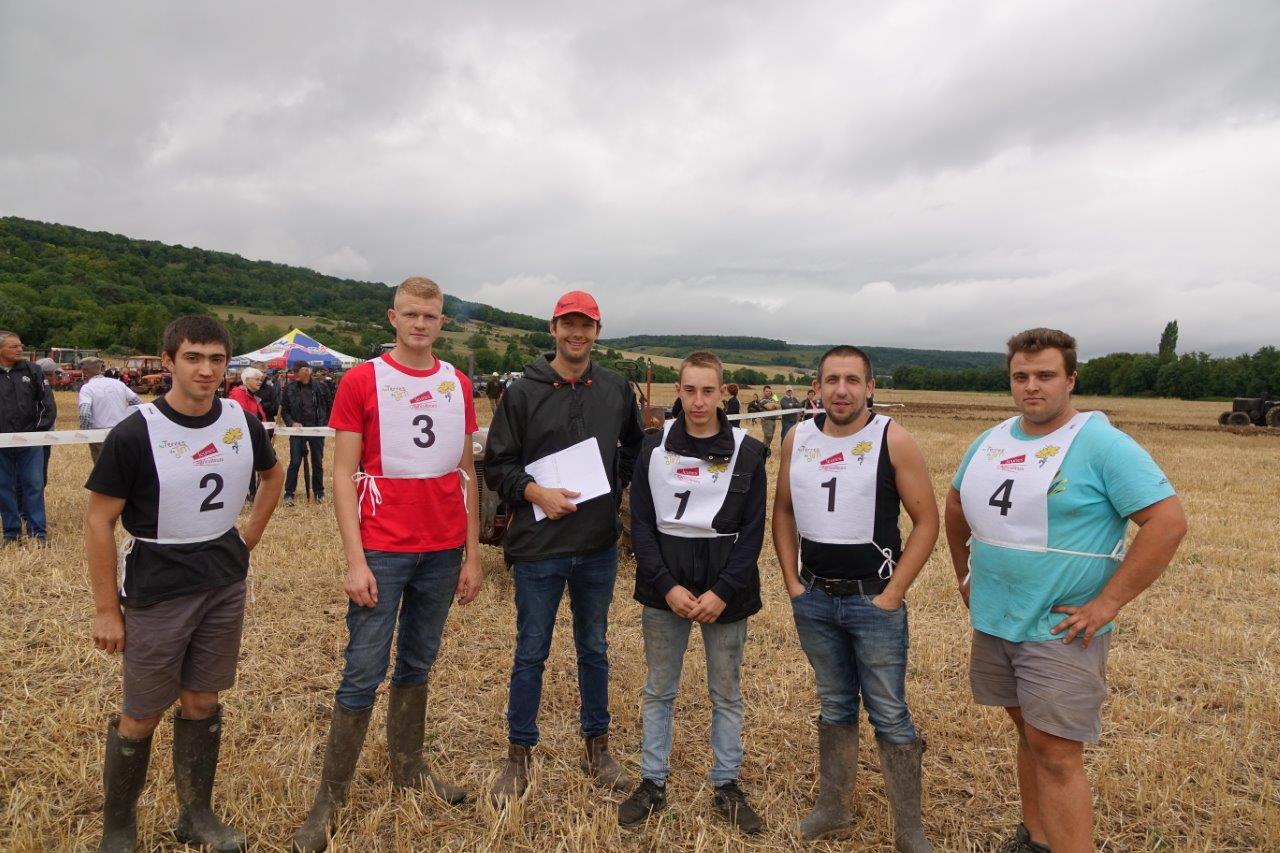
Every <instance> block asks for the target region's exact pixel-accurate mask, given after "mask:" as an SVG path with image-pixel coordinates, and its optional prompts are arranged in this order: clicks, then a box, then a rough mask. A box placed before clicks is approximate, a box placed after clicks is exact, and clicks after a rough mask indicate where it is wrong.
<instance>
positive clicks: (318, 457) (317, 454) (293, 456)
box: [280, 364, 330, 506]
mask: <svg viewBox="0 0 1280 853" xmlns="http://www.w3.org/2000/svg"><path fill="white" fill-rule="evenodd" d="M293 375H294V380H293V381H292V382H290V383H289V384H288V385H285V386H284V391H283V393H281V395H280V414H281V416H282V417H283V418H284V425H285V426H307V427H317V426H318V427H323V426H328V425H329V402H330V398H329V394H328V392H327V391H326V390H325V389H324V388H322V387H321V386H320V383H318V382H313V381H312V379H311V368H310V367H308V366H307V365H305V364H299V365H298V366H297V367H296V368H294V371H293ZM308 454H310V455H311V494H312V495H313V496H314V497H315V500H316V502H317V503H319V502H320V501H323V500H324V436H322V435H291V436H289V470H288V472H287V473H286V474H285V478H284V502H285V505H286V506H293V493H294V492H295V491H296V490H297V487H298V469H299V468H301V467H302V460H303V459H304V458H305V457H306V456H307V455H308Z"/></svg>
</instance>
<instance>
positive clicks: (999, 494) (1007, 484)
mask: <svg viewBox="0 0 1280 853" xmlns="http://www.w3.org/2000/svg"><path fill="white" fill-rule="evenodd" d="M987 503H988V504H989V505H991V506H993V507H995V508H996V509H998V510H1000V514H1001V515H1005V516H1007V515H1008V514H1009V509H1010V507H1012V506H1013V480H1005V481H1004V482H1003V483H1001V484H1000V485H999V487H997V488H996V490H995V491H994V492H992V494H991V500H989V501H987Z"/></svg>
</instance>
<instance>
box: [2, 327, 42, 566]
mask: <svg viewBox="0 0 1280 853" xmlns="http://www.w3.org/2000/svg"><path fill="white" fill-rule="evenodd" d="M51 397H52V394H51V393H50V392H49V391H48V390H46V386H45V381H44V372H43V371H42V370H41V369H40V368H38V367H36V366H35V365H34V364H32V363H31V362H30V361H27V360H26V359H25V358H23V357H22V339H21V338H19V337H18V336H17V335H16V334H14V333H13V332H10V331H6V330H0V432H36V431H43V430H47V429H49V428H50V427H51V426H52V425H53V408H52V400H51V399H50V398H51ZM0 518H2V519H3V521H4V541H5V542H16V541H17V540H18V537H19V536H21V535H22V527H23V522H24V520H25V522H26V530H27V535H28V536H30V537H31V538H33V539H35V540H36V542H38V543H40V544H43V543H44V541H45V538H46V535H47V534H46V530H45V516H44V453H43V452H42V451H41V450H40V448H39V447H5V448H0Z"/></svg>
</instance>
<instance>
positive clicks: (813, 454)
mask: <svg viewBox="0 0 1280 853" xmlns="http://www.w3.org/2000/svg"><path fill="white" fill-rule="evenodd" d="M800 453H801V455H803V456H804V461H805V462H813V461H814V460H815V459H817V458H818V457H819V456H821V455H822V453H821V452H819V450H818V448H816V447H802V448H800Z"/></svg>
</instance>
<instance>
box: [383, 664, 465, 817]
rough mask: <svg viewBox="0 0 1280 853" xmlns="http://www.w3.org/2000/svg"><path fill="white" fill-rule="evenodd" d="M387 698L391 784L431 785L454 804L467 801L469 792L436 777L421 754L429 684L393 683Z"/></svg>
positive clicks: (443, 797) (416, 787) (400, 786)
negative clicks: (404, 684)
mask: <svg viewBox="0 0 1280 853" xmlns="http://www.w3.org/2000/svg"><path fill="white" fill-rule="evenodd" d="M388 699H389V701H388V702H387V757H388V758H389V759H390V761H391V784H392V785H394V786H395V787H397V788H415V789H417V790H419V791H422V790H426V789H427V788H430V789H431V790H433V791H435V793H436V795H437V796H438V797H440V799H442V800H444V801H445V802H446V803H448V804H449V805H452V806H456V805H459V804H461V803H464V802H466V800H467V792H466V791H465V790H463V789H462V788H459V787H458V786H457V785H450V784H449V783H448V782H445V781H442V780H441V779H439V778H437V777H436V776H435V775H434V774H433V773H432V772H431V769H430V768H429V767H428V766H427V762H426V761H425V760H424V759H423V757H422V738H423V730H424V729H425V727H426V715H427V685H426V684H425V683H423V684H417V685H414V686H412V687H398V686H396V685H394V684H393V685H391V691H390V694H389V697H388Z"/></svg>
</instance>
